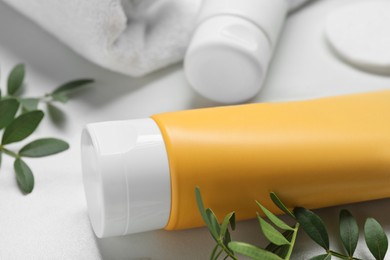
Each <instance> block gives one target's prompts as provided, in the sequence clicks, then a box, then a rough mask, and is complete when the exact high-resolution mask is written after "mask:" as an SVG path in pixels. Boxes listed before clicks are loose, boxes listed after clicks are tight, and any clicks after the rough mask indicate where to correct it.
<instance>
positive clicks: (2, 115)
mask: <svg viewBox="0 0 390 260" xmlns="http://www.w3.org/2000/svg"><path fill="white" fill-rule="evenodd" d="M18 108H19V103H18V101H17V100H16V99H13V98H12V99H5V100H1V101H0V129H3V128H4V127H7V126H8V125H9V124H10V123H11V122H12V120H14V118H15V115H16V113H17V112H18Z"/></svg>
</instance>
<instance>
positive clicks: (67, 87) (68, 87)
mask: <svg viewBox="0 0 390 260" xmlns="http://www.w3.org/2000/svg"><path fill="white" fill-rule="evenodd" d="M92 82H94V80H93V79H78V80H72V81H69V82H66V83H65V84H62V85H61V86H59V87H58V88H56V89H55V90H54V91H53V92H51V95H53V94H59V93H65V92H68V91H73V90H76V89H78V88H80V87H82V86H84V85H86V84H89V83H92Z"/></svg>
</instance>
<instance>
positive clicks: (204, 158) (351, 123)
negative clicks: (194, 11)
mask: <svg viewBox="0 0 390 260" xmlns="http://www.w3.org/2000/svg"><path fill="white" fill-rule="evenodd" d="M152 118H153V119H154V120H155V121H156V122H157V124H158V125H159V127H160V129H161V131H162V133H163V136H164V140H165V143H166V147H167V152H168V159H169V164H170V171H171V184H172V206H171V215H170V219H169V223H168V224H167V226H166V229H167V230H173V229H183V228H190V227H196V226H201V225H202V224H203V222H202V220H201V217H200V214H199V212H198V209H197V205H196V201H195V195H194V194H195V193H194V189H195V187H196V186H199V187H200V189H201V192H202V196H203V200H204V203H205V206H206V207H210V208H212V209H213V211H214V212H215V213H216V215H217V217H218V218H219V219H221V218H222V217H223V215H224V214H226V213H228V212H230V211H236V213H237V219H248V218H253V217H255V216H256V215H255V214H256V211H258V210H259V209H258V208H257V206H256V204H255V202H254V200H259V201H261V203H263V204H264V205H265V206H266V207H268V208H270V209H272V210H273V211H274V212H277V209H276V208H275V206H274V205H273V204H272V202H271V200H270V199H269V192H271V191H273V192H276V193H277V194H278V195H279V196H280V197H281V199H282V200H283V201H284V202H285V203H286V204H287V205H288V206H291V207H293V206H303V207H307V208H320V207H326V206H332V205H339V204H345V203H352V202H359V201H366V200H372V199H379V198H385V197H389V195H390V91H381V92H375V93H365V94H357V95H347V96H340V97H331V98H322V99H316V100H309V101H296V102H287V103H263V104H249V105H240V106H229V107H218V108H207V109H198V110H189V111H181V112H172V113H164V114H159V115H154V116H153V117H152Z"/></svg>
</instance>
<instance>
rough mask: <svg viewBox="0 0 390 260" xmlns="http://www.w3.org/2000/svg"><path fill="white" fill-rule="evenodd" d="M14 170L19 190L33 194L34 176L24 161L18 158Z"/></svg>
mask: <svg viewBox="0 0 390 260" xmlns="http://www.w3.org/2000/svg"><path fill="white" fill-rule="evenodd" d="M14 169H15V173H16V181H17V182H18V185H19V188H20V189H21V190H22V191H23V192H24V193H26V194H27V193H30V192H32V190H33V188H34V176H33V173H32V171H31V169H30V167H28V165H27V164H26V163H25V162H24V161H23V160H22V159H20V158H17V159H16V160H15V162H14Z"/></svg>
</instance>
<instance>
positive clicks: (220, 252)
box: [214, 249, 223, 259]
mask: <svg viewBox="0 0 390 260" xmlns="http://www.w3.org/2000/svg"><path fill="white" fill-rule="evenodd" d="M222 252H223V249H221V250H219V252H218V254H217V255H216V256H215V258H214V259H218V257H219V256H220V255H221V254H222Z"/></svg>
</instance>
